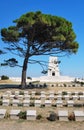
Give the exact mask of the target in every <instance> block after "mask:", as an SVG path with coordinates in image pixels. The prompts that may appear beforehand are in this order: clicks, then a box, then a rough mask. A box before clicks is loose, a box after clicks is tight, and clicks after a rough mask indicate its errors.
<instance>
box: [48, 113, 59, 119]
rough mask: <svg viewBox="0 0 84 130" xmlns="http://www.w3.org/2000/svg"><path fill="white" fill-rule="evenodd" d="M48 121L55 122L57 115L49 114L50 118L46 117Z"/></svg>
mask: <svg viewBox="0 0 84 130" xmlns="http://www.w3.org/2000/svg"><path fill="white" fill-rule="evenodd" d="M48 120H50V121H56V120H57V114H56V113H54V112H52V113H50V116H49V117H48Z"/></svg>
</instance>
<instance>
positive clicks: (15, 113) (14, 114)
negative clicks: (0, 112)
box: [10, 109, 20, 119]
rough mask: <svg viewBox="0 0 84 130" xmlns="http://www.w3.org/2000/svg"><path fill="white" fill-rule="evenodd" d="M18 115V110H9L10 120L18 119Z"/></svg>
mask: <svg viewBox="0 0 84 130" xmlns="http://www.w3.org/2000/svg"><path fill="white" fill-rule="evenodd" d="M19 113H20V110H14V109H12V110H10V119H19V116H18V114H19Z"/></svg>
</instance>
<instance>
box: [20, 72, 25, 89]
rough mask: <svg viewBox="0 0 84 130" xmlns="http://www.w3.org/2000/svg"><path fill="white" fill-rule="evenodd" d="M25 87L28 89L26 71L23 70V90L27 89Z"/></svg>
mask: <svg viewBox="0 0 84 130" xmlns="http://www.w3.org/2000/svg"><path fill="white" fill-rule="evenodd" d="M25 87H26V70H22V80H21V88H22V89H25Z"/></svg>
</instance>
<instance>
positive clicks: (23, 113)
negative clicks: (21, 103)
mask: <svg viewBox="0 0 84 130" xmlns="http://www.w3.org/2000/svg"><path fill="white" fill-rule="evenodd" d="M18 116H19V118H20V119H26V111H24V112H22V111H21V112H20V113H19V114H18Z"/></svg>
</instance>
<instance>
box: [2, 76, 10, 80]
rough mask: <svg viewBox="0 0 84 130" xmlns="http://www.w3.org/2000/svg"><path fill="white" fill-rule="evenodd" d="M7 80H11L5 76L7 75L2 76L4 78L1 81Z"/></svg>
mask: <svg viewBox="0 0 84 130" xmlns="http://www.w3.org/2000/svg"><path fill="white" fill-rule="evenodd" d="M7 79H9V77H8V76H5V75H2V76H1V80H7Z"/></svg>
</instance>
